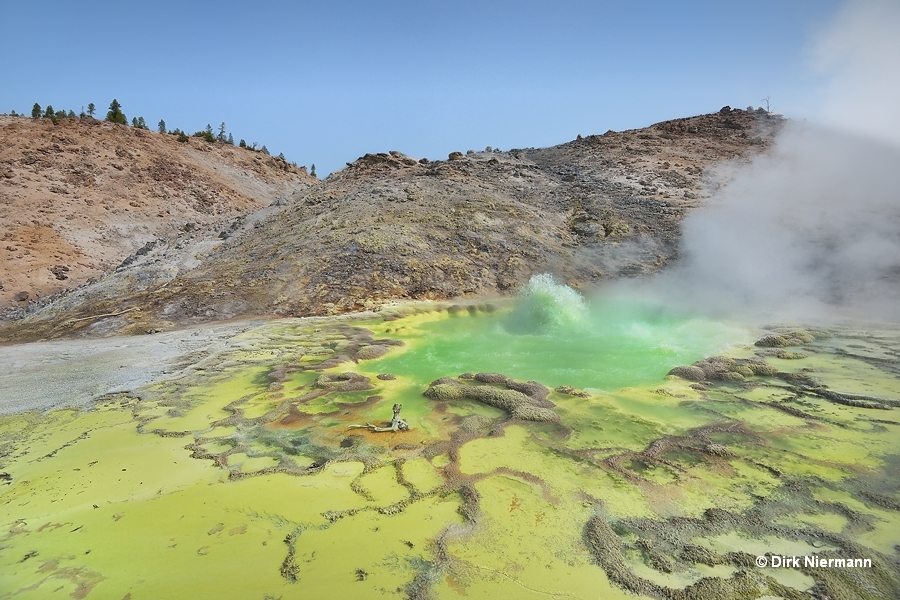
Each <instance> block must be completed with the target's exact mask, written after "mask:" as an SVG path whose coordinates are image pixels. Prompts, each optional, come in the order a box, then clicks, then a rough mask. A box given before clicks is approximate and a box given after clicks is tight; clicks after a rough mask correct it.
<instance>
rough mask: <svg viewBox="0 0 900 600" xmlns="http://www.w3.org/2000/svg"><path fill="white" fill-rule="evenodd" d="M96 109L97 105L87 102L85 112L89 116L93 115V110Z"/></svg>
mask: <svg viewBox="0 0 900 600" xmlns="http://www.w3.org/2000/svg"><path fill="white" fill-rule="evenodd" d="M96 110H97V107H96V106H94V103H93V102H89V103H88V113H87V114H89V115H90V116H92V117H93V116H94V111H96Z"/></svg>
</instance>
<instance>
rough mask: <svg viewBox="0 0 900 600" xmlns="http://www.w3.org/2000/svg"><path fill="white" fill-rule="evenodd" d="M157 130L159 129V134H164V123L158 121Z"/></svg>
mask: <svg viewBox="0 0 900 600" xmlns="http://www.w3.org/2000/svg"><path fill="white" fill-rule="evenodd" d="M156 126H157V128H159V132H160V133H165V132H166V122H165V121H164V120H162V119H160V120H159V123H157V124H156Z"/></svg>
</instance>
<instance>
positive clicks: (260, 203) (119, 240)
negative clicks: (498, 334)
mask: <svg viewBox="0 0 900 600" xmlns="http://www.w3.org/2000/svg"><path fill="white" fill-rule="evenodd" d="M782 124H783V119H782V118H780V117H779V116H777V115H771V114H768V113H765V112H764V111H761V110H760V111H753V112H750V111H743V110H739V109H730V108H728V107H725V108H723V109H722V110H721V111H719V112H718V113H715V114H709V115H701V116H696V117H690V118H684V119H676V120H672V121H666V122H663V123H658V124H656V125H652V126H650V127H647V128H644V129H637V130H629V131H624V132H613V131H608V132H606V133H604V134H602V135H591V136H586V137H583V138H582V137H581V136H579V138H578V139H576V140H574V141H571V142H568V143H565V144H561V145H559V146H554V147H550V148H539V149H536V148H526V149H514V150H509V151H503V152H501V151H497V150H492V149H485V151H481V152H473V151H469V152H466V153H465V154H463V153H461V152H454V153H452V154H450V156H449V157H448V159H447V160H441V161H429V160H427V159H415V158H412V157H409V156H406V155H404V154H402V153H400V152H397V151H391V152H387V153H377V154H367V155H365V156H363V157H361V158H360V159H358V160H356V161H355V162H353V163H351V164H348V166H347V167H346V168H345V169H342V170H340V171H338V172H336V173H333V174H332V175H330V176H329V177H328V178H327V179H326V180H325V181H319V180H316V179H315V178H312V177H310V176H308V175H306V173H305V170H304V169H302V168H299V169H298V168H295V167H292V166H291V165H289V164H287V163H285V162H283V161H279V160H278V159H274V158H271V157H268V156H265V155H262V154H260V153H258V152H252V151H249V150H243V149H239V148H233V147H231V146H225V145H223V144H209V143H207V142H204V141H201V140H199V139H192V140H190V141H189V142H188V143H186V144H182V143H179V142H178V141H177V140H176V138H174V136H166V135H163V134H157V133H152V132H148V131H140V130H135V129H132V128H128V127H124V126H116V125H112V124H109V123H101V122H97V121H92V120H74V121H73V122H69V123H64V122H63V121H61V122H60V125H56V126H54V125H52V124H50V123H49V122H43V121H37V122H35V121H32V120H31V119H26V118H13V117H0V138H2V141H3V144H2V147H0V199H2V200H0V202H2V206H3V213H2V215H0V219H2V226H3V236H4V239H3V241H2V247H0V252H2V253H3V260H2V261H0V264H2V265H3V266H2V267H0V283H2V285H3V289H2V290H0V304H2V305H3V307H4V308H5V311H6V313H5V318H4V320H3V321H0V340H5V341H24V340H29V339H39V338H54V337H62V336H68V335H109V334H115V333H147V332H156V331H161V330H167V329H171V328H174V327H178V326H183V325H188V324H196V323H203V322H210V321H220V320H227V319H233V318H238V317H248V316H267V315H276V316H309V315H331V314H340V313H346V312H353V311H360V310H366V309H373V308H376V307H377V306H378V305H380V304H381V303H383V302H384V301H388V300H393V299H403V300H406V299H449V298H458V297H473V296H490V295H506V294H510V293H512V292H514V290H515V289H516V288H517V287H518V286H519V285H521V284H523V283H524V282H526V281H527V280H528V278H529V277H530V276H531V275H533V274H535V273H540V272H546V271H551V272H554V273H555V274H557V275H558V276H560V277H561V278H562V279H564V280H565V281H566V282H567V283H568V284H570V285H573V286H574V287H581V286H586V285H588V284H590V283H591V282H595V281H597V280H600V279H604V278H614V277H621V276H633V275H640V274H646V273H652V272H654V271H656V270H658V269H660V268H661V267H663V266H664V265H665V264H667V263H668V262H669V261H671V260H672V259H673V258H675V257H676V256H677V253H678V241H679V225H680V223H681V221H682V219H683V218H684V215H685V214H686V212H687V211H689V210H692V209H695V208H697V207H699V206H702V205H703V203H704V201H705V200H706V199H707V198H709V196H710V194H711V193H712V191H713V190H714V187H715V185H717V184H721V182H722V181H723V179H722V177H721V172H722V169H721V167H722V166H723V165H726V166H727V165H728V164H729V163H732V162H734V161H746V160H749V159H750V158H751V157H752V156H753V155H754V154H756V153H759V152H762V151H764V150H765V149H766V148H767V147H768V146H769V144H770V143H771V142H772V140H773V138H774V136H775V134H776V133H777V132H778V130H779V129H780V128H781V126H782ZM717 173H718V175H717ZM63 267H67V269H64V268H63Z"/></svg>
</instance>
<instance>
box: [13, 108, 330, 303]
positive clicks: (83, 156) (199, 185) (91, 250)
mask: <svg viewBox="0 0 900 600" xmlns="http://www.w3.org/2000/svg"><path fill="white" fill-rule="evenodd" d="M315 181H316V180H315V178H312V177H309V176H308V175H306V173H305V170H304V169H298V168H296V167H293V166H291V165H290V164H288V163H286V162H284V161H282V160H278V159H274V158H271V157H269V156H266V155H263V154H261V153H258V152H252V151H248V150H242V149H240V148H235V147H233V146H226V145H224V144H209V143H206V142H204V141H201V140H199V139H190V140H188V141H187V142H184V143H182V142H179V141H178V140H177V138H176V137H175V136H172V135H162V134H158V133H155V132H150V131H145V130H140V129H134V128H131V127H125V126H121V125H113V124H112V123H106V122H103V121H97V120H94V119H91V118H84V119H61V120H59V121H58V122H57V124H56V125H54V124H53V123H52V122H51V121H50V120H49V119H39V120H33V119H29V118H24V117H0V207H2V210H0V236H2V239H0V307H9V306H25V305H27V303H28V302H29V301H34V300H41V299H42V298H45V297H47V296H49V295H52V294H56V293H58V292H60V291H62V290H65V289H69V288H73V287H77V286H79V285H81V284H84V283H86V282H88V281H90V280H92V279H97V278H99V277H100V276H102V275H103V274H105V273H108V272H110V271H112V270H114V269H115V268H116V266H117V265H119V264H120V263H121V262H122V261H123V260H124V259H125V258H126V257H128V256H129V255H131V254H133V253H134V252H135V251H137V250H138V249H140V248H142V247H144V246H145V245H146V244H147V243H148V242H153V241H154V240H157V239H158V238H160V237H163V238H165V237H169V236H172V235H173V234H174V233H175V232H176V231H178V230H182V229H184V228H188V229H191V228H197V229H203V228H204V227H207V226H213V225H215V224H217V223H220V222H223V221H225V222H229V221H231V220H232V219H234V218H235V217H236V216H238V215H243V214H247V213H250V212H254V211H256V210H258V209H260V208H263V207H264V206H267V205H269V204H271V203H272V202H273V201H275V200H277V199H278V198H280V197H282V196H284V195H285V194H287V193H291V192H294V191H296V190H298V189H303V188H304V187H306V186H308V185H310V184H311V183H313V182H315Z"/></svg>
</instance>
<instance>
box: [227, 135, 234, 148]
mask: <svg viewBox="0 0 900 600" xmlns="http://www.w3.org/2000/svg"><path fill="white" fill-rule="evenodd" d="M225 143H226V144H228V145H229V146H234V138H233V137H231V134H230V133H229V134H228V141H227V142H225Z"/></svg>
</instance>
